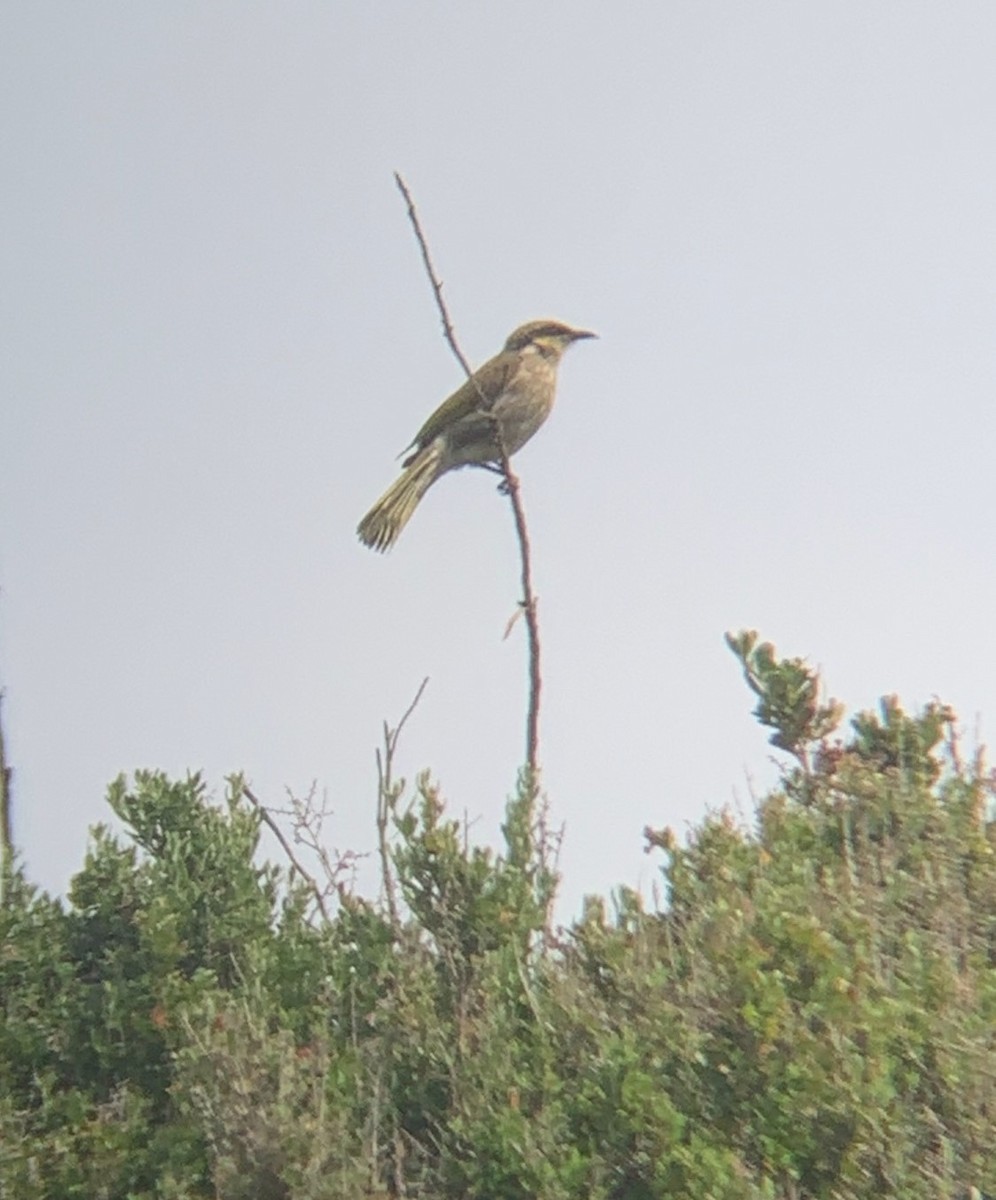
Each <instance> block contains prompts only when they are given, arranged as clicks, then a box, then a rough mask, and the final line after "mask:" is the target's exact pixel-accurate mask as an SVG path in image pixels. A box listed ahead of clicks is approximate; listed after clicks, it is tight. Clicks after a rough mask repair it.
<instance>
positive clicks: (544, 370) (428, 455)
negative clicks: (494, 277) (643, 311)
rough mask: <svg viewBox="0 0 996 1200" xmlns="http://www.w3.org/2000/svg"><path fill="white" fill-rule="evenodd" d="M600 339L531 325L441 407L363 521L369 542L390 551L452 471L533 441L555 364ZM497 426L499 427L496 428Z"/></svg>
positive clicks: (547, 406) (548, 402)
mask: <svg viewBox="0 0 996 1200" xmlns="http://www.w3.org/2000/svg"><path fill="white" fill-rule="evenodd" d="M595 336H596V335H595V334H594V333H589V332H588V331H587V330H585V329H572V328H571V327H570V326H569V325H563V324H561V322H560V321H549V320H546V321H530V322H529V323H528V324H526V325H520V326H519V328H518V329H516V330H515V332H514V333H513V334H511V335H510V336H509V339H508V341H507V342H506V343H505V347H504V349H503V350H502V352H501V353H500V354H496V355H495V357H494V358H491V359H489V360H488V361H487V362H486V363H485V364H484V366H483V367H480V368H479V369H478V370H477V371H475V372H474V374H473V376H472V378H470V379H468V380H467V381H466V383H464V384H462V385H461V386H460V387H459V388H457V390H456V391H455V392H454V393H453V395H452V396H450V397H449V398H448V399H446V400H444V401H443V402H442V404H440V406H439V407H438V408H437V409H436V411H435V412H434V413H433V414H432V416H431V417H430V418H429V419H428V421H426V423H425V424H424V425H423V426H422V428H421V429H420V430H419V431H418V433H417V434H416V435H415V437H414V439H413V440H412V442H411V444H410V445H409V446H407V447H406V449H405V450H404V451H402V453H406V451H407V450H411V451H412V453H411V454H409V455H408V457H407V458H406V459H405V461H404V464H403V465H404V470H403V471H402V472H401V474H400V476H399V477H398V478H397V479H396V480H395V481H394V483H392V484H391V486H390V487H389V488H388V489H387V491H386V492H385V493H384V494H383V496H381V498H380V499H379V500H378V501H377V503H376V504H375V505H374V506H373V508H371V510H370V511H369V512H368V513H367V515H366V516H365V517H364V518H363V520H362V521H361V522H360V523H359V526H358V527H357V530H356V532H357V533H358V534H359V538H360V541H361V542H363V544H364V545H366V546H370V547H371V548H372V549H374V550H388V549H390V547H391V546H393V545H394V543H395V542H396V541H397V540H398V535H399V534H400V533H401V531H402V529H404V527H405V525H406V524H407V523H408V520H409V518H410V517H411V515H412V513H413V512H414V511H415V509H416V507H417V506H418V502H419V501H420V500H421V499H422V497H423V496H424V495H425V493H426V492H427V491H428V490H429V488H430V487H432V485H433V484H434V483H435V482H436V480H437V479H438V478H439V477H440V476H441V475H445V474H446V472H447V471H452V470H454V469H455V468H457V467H466V466H489V465H491V464H494V463H497V462H499V461H500V457H501V456H500V454H499V452H498V432H499V431H500V437H501V444H502V445H503V446H504V448H505V452H506V454H508V455H512V454H515V452H516V451H517V450H521V449H522V447H523V446H524V445H525V444H526V442H528V441H529V439H530V438H531V437H532V436H533V434H534V433H535V432H536V430H537V429H539V427H540V426H541V425H542V424H543V422H544V421H545V420H546V419H547V417H548V416H549V415H550V410H551V409H552V408H553V398H554V394H555V392H556V389H557V367H558V366H559V365H560V359H561V357H562V356H563V353H564V351H565V350H566V349H567V347H568V346H569V345H571V343H572V342H577V341H580V340H581V339H582V338H592V337H595ZM496 427H497V428H496Z"/></svg>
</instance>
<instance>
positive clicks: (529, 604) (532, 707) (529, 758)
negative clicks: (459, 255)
mask: <svg viewBox="0 0 996 1200" xmlns="http://www.w3.org/2000/svg"><path fill="white" fill-rule="evenodd" d="M394 182H395V183H396V184H397V185H398V190H399V191H400V192H401V195H402V196H403V197H404V200H405V205H406V206H407V209H408V219H409V221H410V222H411V226H412V229H413V231H414V233H415V239H416V241H417V242H418V245H419V250H420V251H421V253H422V263H423V265H424V267H425V273H426V275H427V276H428V278H429V283H430V285H431V287H432V292H433V295H434V297H435V300H436V307H437V308H438V310H439V316H440V319H441V320H442V323H443V336H444V337H445V338H446V342H447V345H448V346H449V348H450V349H451V350H452V351H453V355H454V357H455V358H456V360H457V362H458V363H459V364H460V366H461V367H463V370H464V374H465V375H466V376H467V378H468V379H469V380H470V381H471V383H473V384H474V386H475V387H476V388H477V393H478V396H479V397H480V400H481V406H482V408H487V401H486V400H485V397H484V395H483V394H482V392H481V390H480V386H479V385H478V383H477V381H476V379H475V378H474V373H473V371H472V370H471V369H470V364H469V363H468V362H467V359H466V357H465V356H464V354H463V351H462V350H461V349H460V347H459V345H458V344H457V340H456V334H455V333H454V332H453V322H452V321H451V320H450V315H449V312H448V310H447V308H446V301H445V300H444V299H443V284H442V281H441V280H440V278H439V276H438V275H437V274H436V270H435V267H434V266H433V264H432V256H431V255H430V253H429V246H428V243H427V242H426V239H425V234H424V233H423V232H422V226H421V223H420V222H419V217H418V213H417V212H416V211H415V203H414V201H413V200H412V196H411V192H410V191H409V190H408V186H407V185H406V183H405V181H404V180H403V179H402V178H401V176H400V175H399V174H398V172H397V171H395V173H394ZM494 431H495V433H494V436H495V448H496V450H497V454H498V463H499V466H500V467H501V474H502V476H503V477H504V481H505V485H504V486H505V490H506V491H507V492H508V498H509V500H510V502H511V505H512V513H513V515H514V518H515V532H516V536H517V537H518V541H519V558H520V562H521V581H522V599H521V600H520V601H519V606H520V608H521V609H522V612H523V614H524V615H525V618H526V635H527V643H528V648H529V705H528V709H527V712H526V771H527V772H528V781H529V788H530V791H531V792H532V794H533V795H534V796H535V794H536V791H537V787H538V779H539V706H540V688H541V684H542V678H541V675H540V638H539V621H538V619H537V615H536V596H535V594H534V593H533V580H532V563H531V555H530V546H529V533H528V529H527V527H526V515H525V510H524V509H523V506H522V496H521V495H520V490H519V480H518V478H517V477H516V476H515V475H514V474H513V473H512V468H511V466H510V465H509V459H508V451H507V449H506V447H505V443H504V439H503V438H502V434H501V427H500V425H499V424H498V421H497V420H495V421H494Z"/></svg>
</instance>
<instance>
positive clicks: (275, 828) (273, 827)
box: [242, 783, 332, 923]
mask: <svg viewBox="0 0 996 1200" xmlns="http://www.w3.org/2000/svg"><path fill="white" fill-rule="evenodd" d="M242 794H243V796H245V798H246V799H247V800H248V801H249V803H250V804H252V805H253V806H254V807H255V808H256V810H257V811H258V812H259V815H260V816H261V817H262V819H263V821H264V822H265V824H266V825H267V826H268V828H269V829H270V831H271V832H272V834H273V836H274V837H275V838H276V839H277V841H278V842H279V843H280V845H281V846H282V847H283V851H284V853H285V854H286V855H287V857H288V859H289V860H290V864H291V866H292V867H293V868H294V870H295V871H297V873H298V875H300V876H301V878H302V879H303V880H304V881H305V883H307V884H308V885H309V887H310V888H311V890H312V892H313V893H314V896H315V901H316V902H317V904H318V907H319V909H320V910H321V914H322V916H323V917H324V918H325V920H326V921H328V922H330V923H331V921H332V917H331V916H330V915H329V910H328V908H327V907H326V904H325V893H324V892H323V891H322V889H321V888H320V887H319V886H318V881H317V880H316V879H315V877H314V876H313V875H312V874H311V873H310V872H308V871H306V870H305V869H304V867H303V866H302V865H301V863H300V862H299V861H298V858H297V856H296V855H295V853H294V848H293V846H291V844H290V842H288V840H287V838H286V837H285V836H284V832H283V830H282V829H281V828H280V826H279V825H278V824H277V822H276V821H274V819H273V817H272V816H270V812H269V810H268V809H267V807H266V805H265V804H264V803H263V802H262V800H260V799H259V798H258V797H257V796H256V795H255V794H254V793H253V791H252V789H251V788H250V787H249V786H248V784H245V783H243V785H242Z"/></svg>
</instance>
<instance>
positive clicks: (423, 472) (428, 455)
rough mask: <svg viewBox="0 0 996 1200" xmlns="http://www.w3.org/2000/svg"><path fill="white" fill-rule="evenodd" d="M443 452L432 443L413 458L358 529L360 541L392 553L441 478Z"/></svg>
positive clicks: (373, 548)
mask: <svg viewBox="0 0 996 1200" xmlns="http://www.w3.org/2000/svg"><path fill="white" fill-rule="evenodd" d="M440 457H441V453H440V450H439V447H438V446H437V445H435V443H433V442H430V443H429V445H428V446H426V447H425V448H424V449H423V450H419V451H418V453H416V454H414V455H412V457H411V459H410V460H409V462H408V465H407V466H406V467H405V469H404V470H403V471H402V472H401V474H400V475H399V476H398V478H397V479H396V480H395V481H394V483H392V484H391V486H390V487H389V488H388V489H387V491H386V492H385V493H384V494H383V496H381V498H380V499H379V500H378V501H377V503H376V504H375V505H374V506H373V508H371V510H370V511H369V512H368V513H367V515H366V516H365V517H364V518H363V520H362V521H361V522H360V523H359V525H358V526H357V527H356V532H357V534H358V535H359V538H360V541H361V542H362V543H363V544H364V545H365V546H369V547H370V548H371V549H372V550H389V549H390V548H391V547H392V546H393V545H394V543H395V542H396V541H397V540H398V535H399V534H400V533H401V531H402V529H404V527H405V526H406V525H407V524H408V520H409V518H410V517H411V515H412V513H413V512H414V511H415V509H416V507H417V506H418V502H419V501H420V500H421V499H422V497H423V496H424V495H425V493H426V492H427V491H428V490H429V488H430V487H432V485H433V484H434V483H435V482H436V480H437V479H438V478H439V473H440V472H439V460H440Z"/></svg>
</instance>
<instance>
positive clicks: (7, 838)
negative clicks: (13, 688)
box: [0, 691, 14, 901]
mask: <svg viewBox="0 0 996 1200" xmlns="http://www.w3.org/2000/svg"><path fill="white" fill-rule="evenodd" d="M3 698H4V693H3V692H2V691H0V704H2V702H3ZM11 775H12V771H11V769H10V767H9V766H8V765H7V750H6V743H5V742H4V736H3V712H2V710H0V900H2V901H5V900H6V898H7V885H8V882H9V880H10V877H11V873H12V871H13V869H14V832H13V821H12V813H11V797H10V777H11Z"/></svg>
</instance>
